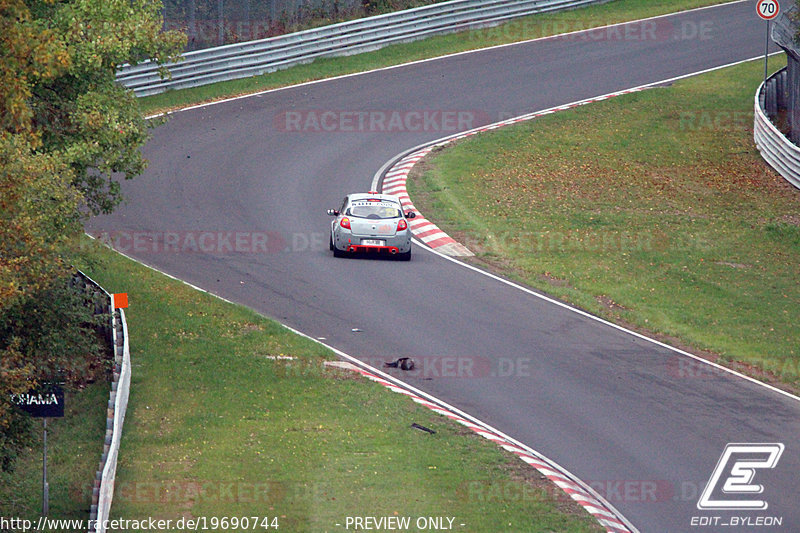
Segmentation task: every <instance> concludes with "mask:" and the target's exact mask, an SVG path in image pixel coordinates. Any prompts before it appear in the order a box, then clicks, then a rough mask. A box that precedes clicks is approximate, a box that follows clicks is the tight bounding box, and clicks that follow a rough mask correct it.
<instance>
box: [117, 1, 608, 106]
mask: <svg viewBox="0 0 800 533" xmlns="http://www.w3.org/2000/svg"><path fill="white" fill-rule="evenodd" d="M608 1H609V0H453V1H451V2H442V3H439V4H433V5H429V6H424V7H418V8H414V9H408V10H405V11H398V12H396V13H389V14H386V15H378V16H375V17H369V18H363V19H359V20H354V21H350V22H342V23H339V24H332V25H330V26H324V27H321V28H316V29H312V30H305V31H301V32H297V33H292V34H288V35H282V36H279V37H272V38H269V39H261V40H258V41H249V42H245V43H237V44H229V45H225V46H219V47H216V48H207V49H205V50H197V51H194V52H187V53H185V54H183V56H182V61H179V62H178V63H172V64H169V65H166V67H167V69H168V70H169V73H170V78H169V79H162V78H161V76H160V74H159V67H158V65H157V64H155V63H152V62H143V63H140V64H138V65H134V66H129V65H124V66H123V67H122V68H121V69H120V70H119V71H118V72H117V81H119V82H120V83H121V84H122V85H124V86H125V87H127V88H129V89H133V91H134V93H135V94H136V96H147V95H151V94H157V93H160V92H164V91H165V90H167V89H183V88H187V87H198V86H201V85H206V84H209V83H215V82H218V81H226V80H234V79H239V78H246V77H249V76H256V75H259V74H264V73H267V72H274V71H276V70H279V69H282V68H287V67H291V66H293V65H298V64H301V63H309V62H311V61H313V60H314V59H316V58H319V57H329V56H340V55H350V54H356V53H359V52H366V51H369V50H377V49H378V48H382V47H384V46H387V45H389V44H395V43H399V42H407V41H413V40H416V39H422V38H424V37H428V36H430V35H435V34H443V33H450V32H454V31H459V30H464V29H469V28H479V27H484V26H491V25H495V24H499V23H501V22H503V21H506V20H509V19H512V18H516V17H522V16H525V15H532V14H535V13H545V12H548V11H559V10H564V9H572V8H576V7H581V6H586V5H590V4H602V3H605V2H608Z"/></svg>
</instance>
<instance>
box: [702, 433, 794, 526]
mask: <svg viewBox="0 0 800 533" xmlns="http://www.w3.org/2000/svg"><path fill="white" fill-rule="evenodd" d="M783 449H784V445H783V444H782V443H780V442H774V443H729V444H728V445H727V446H725V450H724V451H723V452H722V455H721V456H720V458H719V461H718V462H717V466H716V468H714V472H713V473H712V474H711V478H710V479H709V480H708V484H706V487H705V489H703V492H702V494H701V495H700V500H699V501H698V502H697V508H698V509H701V510H711V509H714V510H729V511H736V510H764V509H766V508H767V507H768V503H767V502H766V501H765V500H762V499H759V498H756V497H755V496H756V495H758V494H761V493H762V492H764V486H763V485H760V484H758V483H754V478H755V477H756V474H757V472H758V471H759V470H765V469H772V468H775V466H776V465H777V464H778V460H780V458H781V454H783Z"/></svg>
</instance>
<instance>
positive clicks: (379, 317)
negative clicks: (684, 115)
mask: <svg viewBox="0 0 800 533" xmlns="http://www.w3.org/2000/svg"><path fill="white" fill-rule="evenodd" d="M637 24H638V26H637ZM642 24H644V23H633V25H632V26H628V27H627V28H621V29H620V28H618V29H617V30H619V31H616V30H615V31H609V32H603V31H602V30H595V31H594V32H593V33H592V34H583V35H576V36H571V37H568V38H563V37H562V38H550V39H544V40H538V41H534V42H529V43H525V44H520V45H515V46H508V47H502V48H496V49H489V50H485V51H481V52H477V53H470V54H463V55H457V56H452V57H448V58H442V59H439V60H435V61H428V62H421V63H417V64H412V65H406V66H402V67H398V68H393V69H388V70H383V71H378V72H373V73H367V74H363V75H358V76H351V77H345V78H340V79H337V80H333V81H329V82H323V83H316V84H310V85H305V86H298V87H293V88H287V89H285V90H279V91H273V92H269V93H265V94H262V95H258V96H253V97H248V98H243V99H238V100H234V101H230V102H226V103H221V104H218V105H212V106H207V107H201V108H197V109H193V110H189V111H184V112H179V113H176V114H174V115H173V116H172V118H171V120H170V121H169V122H168V123H167V124H166V125H164V126H161V127H159V128H158V129H156V130H155V132H154V136H153V139H152V140H151V141H150V142H149V144H148V145H147V146H146V149H145V155H146V157H147V158H148V159H149V160H150V162H151V163H150V167H149V169H148V171H147V172H146V174H145V175H144V176H141V177H139V178H137V179H136V180H133V181H132V182H130V183H126V184H125V185H124V189H123V190H124V192H125V194H126V196H127V200H128V201H127V204H126V205H124V206H123V207H121V208H120V209H118V210H117V212H115V213H114V214H113V215H110V216H103V217H98V218H95V219H93V220H92V221H91V222H90V223H89V224H88V226H87V231H88V232H89V233H91V234H97V233H99V232H101V231H108V232H112V234H113V235H114V236H115V237H116V238H117V239H118V242H119V247H120V249H121V250H122V251H123V252H125V253H126V254H128V255H131V256H133V257H136V258H138V259H139V260H141V261H143V262H144V263H147V264H150V265H153V266H155V267H157V268H158V269H160V270H163V271H165V272H167V273H169V274H171V275H173V276H176V277H179V278H181V279H184V280H186V281H188V282H190V283H193V284H195V285H198V286H200V287H202V288H204V289H207V290H209V291H211V292H213V293H215V294H218V295H220V296H223V297H225V298H227V299H230V300H233V301H235V302H239V303H242V304H244V305H247V306H249V307H251V308H253V309H256V310H258V311H260V312H262V313H264V314H265V315H268V316H271V317H274V318H276V319H278V320H280V321H282V322H283V323H285V324H287V325H290V326H292V327H294V328H296V329H299V330H301V331H303V332H305V333H307V334H309V335H311V336H313V337H317V338H324V339H325V340H324V342H325V343H327V344H329V345H331V346H334V347H336V348H338V349H341V350H343V351H345V352H347V353H349V354H351V355H353V356H356V357H358V358H360V359H362V360H365V361H368V362H370V363H372V364H376V365H377V364H380V363H381V362H382V361H389V360H391V359H393V358H396V357H398V356H403V355H408V356H412V357H414V358H415V359H417V360H418V361H420V366H421V368H423V369H424V372H422V371H421V372H418V373H417V374H416V376H415V377H410V378H408V379H407V381H408V382H409V383H411V384H412V385H414V386H416V387H418V388H421V389H422V390H424V391H426V392H429V393H431V394H433V395H436V396H437V397H439V398H442V399H443V400H445V401H447V402H449V403H451V404H453V405H455V406H457V407H459V408H460V409H462V410H464V411H466V412H468V413H470V414H471V415H473V416H476V417H478V418H480V419H482V420H484V421H486V422H488V423H489V424H491V425H493V426H494V427H496V428H498V429H499V430H501V431H503V432H505V433H507V434H509V435H510V436H512V437H514V438H516V439H518V440H520V441H522V442H524V443H525V444H527V445H529V446H531V447H532V448H534V449H536V450H538V451H539V452H541V453H543V454H545V455H546V456H548V457H550V458H551V459H553V460H555V461H557V462H558V463H560V464H561V465H563V466H564V467H566V468H567V469H568V470H570V471H571V472H573V473H574V474H576V475H578V476H579V477H581V478H582V479H583V480H584V481H586V482H588V483H590V484H591V485H592V486H594V487H595V488H597V490H598V491H599V492H600V494H602V495H604V496H605V497H606V498H607V499H608V500H609V501H610V502H611V503H612V504H613V505H614V506H615V507H617V508H618V509H619V510H620V511H621V512H622V513H623V514H624V515H625V516H626V517H627V518H628V519H629V520H630V521H631V522H632V523H633V524H634V525H635V526H636V527H637V528H639V529H640V530H641V531H643V532H670V533H674V532H685V531H697V532H711V531H714V532H718V531H726V532H727V531H753V530H757V531H768V532H770V533H772V532H777V531H786V532H790V531H793V532H797V531H800V505H798V504H799V503H800V498H799V496H800V438H799V437H800V402H799V401H797V400H796V399H792V398H789V397H786V396H783V395H780V394H779V393H777V392H774V391H771V390H769V389H767V388H765V387H762V386H759V385H756V384H753V383H750V382H747V381H745V380H743V379H741V378H738V377H735V376H732V375H729V374H727V373H724V372H718V371H713V370H712V369H710V368H705V367H703V366H702V365H701V366H698V365H696V364H693V363H692V362H691V361H690V360H689V359H688V358H685V357H683V356H680V355H677V354H675V353H673V352H671V351H669V350H667V349H665V348H662V347H659V346H657V345H654V344H652V343H649V342H647V341H645V340H642V339H638V338H635V337H633V336H631V335H628V334H626V333H624V332H621V331H619V330H617V329H614V328H612V327H609V326H607V325H604V324H602V323H600V322H598V321H595V320H592V319H589V318H586V317H583V316H581V315H579V314H577V313H574V312H572V311H570V310H568V309H564V308H561V307H559V306H556V305H553V304H551V303H547V302H545V301H543V300H541V299H539V298H536V297H534V296H531V295H530V294H526V293H525V292H523V291H520V290H517V289H514V288H513V287H510V286H508V285H506V284H504V283H502V282H500V281H497V280H495V279H492V278H490V277H487V276H485V275H482V274H480V273H478V272H474V271H472V270H469V269H467V268H464V267H462V266H459V265H457V264H455V263H453V262H451V261H447V260H445V259H443V258H441V257H438V256H437V255H435V254H433V253H431V252H428V251H425V250H423V249H421V248H420V247H415V248H414V256H413V258H412V260H411V262H410V263H404V262H398V261H388V260H373V259H334V258H333V256H332V254H331V253H330V252H329V251H328V246H327V244H328V243H327V239H328V233H327V232H328V225H329V223H330V217H328V216H327V215H326V214H325V210H326V209H327V208H331V207H338V206H339V204H340V203H341V199H342V198H343V196H344V195H345V194H346V193H349V192H357V191H364V190H367V189H368V188H369V186H370V183H371V180H372V177H373V175H374V174H375V173H376V172H377V171H378V169H379V168H381V166H382V165H383V164H384V163H386V162H387V161H388V160H390V159H391V158H393V157H394V156H395V155H397V154H398V153H400V152H402V151H404V150H407V149H409V148H411V147H413V146H416V145H418V144H420V143H423V142H426V141H430V140H433V139H437V138H440V137H443V136H445V135H449V134H451V133H455V132H456V131H455V130H456V129H459V128H460V129H468V128H467V127H469V128H472V127H476V126H479V125H482V124H486V123H490V122H495V121H497V120H501V119H504V118H508V117H511V116H515V115H520V114H523V113H527V112H531V111H535V110H538V109H544V108H547V107H551V106H556V105H561V104H565V103H569V102H573V101H576V100H580V99H584V98H588V97H592V96H597V95H601V94H605V93H609V92H613V91H618V90H621V89H625V88H629V87H634V86H639V85H643V84H647V83H653V82H656V81H660V80H665V79H669V78H673V77H677V76H680V75H684V74H689V73H693V72H697V71H701V70H704V69H708V68H712V67H716V66H720V65H724V64H728V63H731V62H735V61H739V60H743V59H748V58H753V57H757V56H758V55H759V54H763V51H764V50H763V48H764V23H763V22H762V21H760V20H759V19H758V18H757V16H756V13H755V6H754V2H752V1H748V2H738V3H734V4H727V5H723V6H719V7H715V8H711V9H706V10H699V11H694V12H688V13H683V14H679V15H675V16H671V17H667V18H661V19H657V20H655V21H650V22H649V23H648V24H650V26H642ZM635 35H639V36H640V38H634V36H635ZM531 37H535V36H531ZM325 112H328V114H327V115H325V117H326V118H324V119H323V117H322V115H323V113H325ZM437 112H438V114H437ZM445 112H447V115H446V116H447V117H450V118H452V117H453V116H455V117H457V118H460V119H462V120H461V123H458V122H459V121H458V120H455V125H454V124H453V122H454V121H453V120H450V119H445V118H444V117H445ZM359 113H360V114H359ZM425 113H427V115H425ZM393 115H396V116H399V117H400V119H401V121H402V120H406V122H407V123H406V124H403V125H402V126H397V125H396V124H395V127H388V126H389V124H390V123H391V120H392V117H393ZM422 116H427V122H426V121H425V120H422V119H420V120H417V118H418V117H422ZM354 117H355V118H354ZM358 117H366V118H358ZM437 117H438V118H437ZM382 119H385V121H384V123H383V125H381V124H380V121H381V120H382ZM314 120H318V122H319V120H323V121H324V122H322V123H320V127H318V128H315V127H314ZM359 120H361V121H363V123H362V124H359V122H358V121H359ZM323 125H324V127H323ZM296 130H300V131H296ZM317 130H318V131H317ZM204 232H213V234H211V235H212V236H209V234H206V235H205V236H203V234H204ZM220 232H222V235H220ZM232 232H239V235H238V238H239V241H238V243H237V241H236V239H237V236H236V235H235V234H234V233H232ZM164 234H167V235H168V237H167V241H169V242H168V243H167V244H165V243H164V242H160V243H155V244H154V243H153V242H151V240H150V237H151V236H153V235H158V236H163V235H164ZM162 238H163V237H158V239H162ZM158 239H156V240H158ZM191 242H197V243H198V244H197V245H198V246H201V247H202V251H199V252H193V251H190V250H184V251H182V252H179V251H177V252H176V251H175V249H176V247H178V248H180V247H185V246H191ZM176 243H178V244H176ZM129 291H130V292H132V293H133V294H132V298H133V295H134V294H135V291H134V288H131V289H129ZM132 302H133V301H132ZM354 328H357V329H358V330H360V331H353V329H354ZM132 335H133V337H135V332H133V333H132ZM459 364H460V366H459ZM404 377H406V375H405V374H404ZM735 442H741V443H783V444H785V451H784V452H783V455H782V457H781V458H780V460H779V462H778V463H777V465H776V466H775V467H774V468H760V469H757V470H755V472H756V476H755V479H754V483H758V484H761V485H763V487H764V490H763V493H762V494H760V495H758V498H760V499H763V500H765V501H767V502H768V504H769V507H768V509H766V510H762V511H747V510H745V511H735V512H730V511H718V510H711V511H707V510H699V509H698V507H697V502H698V499H699V497H700V492H701V491H702V490H703V488H704V487H705V485H706V483H707V481H708V480H709V478H710V477H711V474H712V472H713V471H714V469H715V467H716V465H717V462H718V460H719V459H720V456H721V454H722V452H723V450H724V448H725V446H726V444H728V443H735ZM729 470H730V469H728V470H726V473H727V472H729ZM723 479H724V478H723ZM716 495H719V491H717V493H716ZM752 498H753V496H752V495H748V496H747V498H746V499H752ZM368 511H369V510H368V509H365V510H364V512H365V513H368ZM445 511H446V510H442V512H445ZM715 516H719V517H722V518H721V519H717V520H718V521H717V526H716V527H711V526H707V527H701V526H699V525H697V526H692V524H691V521H692V518H693V517H700V518H701V519H707V520H708V521H711V523H713V520H714V517H715ZM731 516H742V517H750V519H751V524H755V523H756V522H755V521H756V518H757V517H762V520H765V518H763V517H767V518H766V519H769V518H770V517H776V518H780V519H781V521H782V525H776V526H770V527H767V526H759V527H751V526H746V527H738V526H736V525H729V526H727V527H722V526H721V525H720V524H722V523H730V522H734V523H735V522H736V521H735V520H733V521H731V520H730V519H729V517H731ZM696 520H698V523H699V520H700V519H698V518H696Z"/></svg>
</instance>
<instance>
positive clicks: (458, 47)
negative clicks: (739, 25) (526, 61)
mask: <svg viewBox="0 0 800 533" xmlns="http://www.w3.org/2000/svg"><path fill="white" fill-rule="evenodd" d="M726 1H727V0H613V1H611V2H608V3H606V4H601V5H597V6H589V7H585V8H580V9H575V10H569V11H561V12H556V13H546V14H540V15H531V16H528V17H522V18H519V19H515V20H512V21H509V22H507V23H505V24H502V25H499V26H495V27H493V28H484V29H478V30H473V31H465V32H459V33H452V34H448V35H441V36H435V37H430V38H428V39H425V40H422V41H415V42H411V43H402V44H397V45H392V46H387V47H386V48H382V49H380V50H376V51H374V52H368V53H363V54H357V55H352V56H347V57H334V58H322V59H317V60H316V61H314V62H313V63H309V64H306V65H298V66H295V67H291V68H288V69H286V70H280V71H277V72H272V73H269V74H264V75H262V76H254V77H251V78H245V79H241V80H232V81H226V82H219V83H214V84H210V85H204V86H202V87H194V88H191V89H179V90H170V91H167V92H165V93H161V94H157V95H153V96H148V97H145V98H141V99H140V100H139V102H140V105H141V107H142V109H143V110H144V112H145V113H147V114H155V113H158V112H162V111H167V110H171V109H177V108H180V107H185V106H188V105H192V104H197V103H200V102H207V101H212V100H219V99H224V98H228V97H231V96H237V95H242V94H249V93H254V92H258V91H263V90H267V89H274V88H278V87H285V86H288V85H295V84H298V83H304V82H308V81H313V80H321V79H325V78H331V77H334V76H341V75H345V74H352V73H355V72H364V71H367V70H372V69H377V68H383V67H388V66H392V65H400V64H403V63H408V62H410V61H416V60H421V59H429V58H433V57H439V56H443V55H447V54H454V53H458V52H464V51H467V50H476V49H479V48H486V47H489V46H496V45H501V44H508V43H514V42H520V41H526V40H530V39H536V38H539V37H547V36H550V35H555V34H559V33H566V32H571V31H577V30H584V29H588V28H597V27H600V26H604V25H607V24H614V23H617V22H624V21H629V20H637V19H641V18H646V17H653V16H656V15H662V14H666V13H672V12H676V11H682V10H685V9H692V8H696V7H703V6H709V5H714V4H722V3H725V2H726Z"/></svg>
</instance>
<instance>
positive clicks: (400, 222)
mask: <svg viewBox="0 0 800 533" xmlns="http://www.w3.org/2000/svg"><path fill="white" fill-rule="evenodd" d="M407 228H408V222H406V219H404V218H401V219H400V220H398V221H397V231H403V230H404V229H407Z"/></svg>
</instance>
